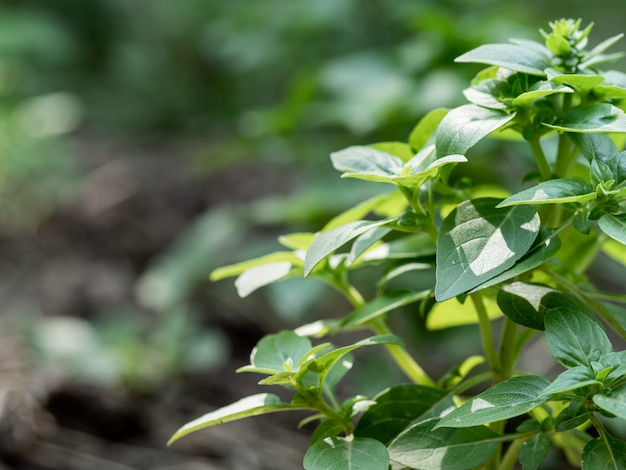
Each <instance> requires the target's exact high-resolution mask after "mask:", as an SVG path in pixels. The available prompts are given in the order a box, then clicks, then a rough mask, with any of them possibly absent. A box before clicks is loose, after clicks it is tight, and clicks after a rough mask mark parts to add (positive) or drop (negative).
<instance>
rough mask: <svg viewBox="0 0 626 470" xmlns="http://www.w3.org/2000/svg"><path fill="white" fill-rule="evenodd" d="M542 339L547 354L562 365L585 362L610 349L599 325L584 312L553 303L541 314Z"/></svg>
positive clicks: (575, 364) (598, 358)
mask: <svg viewBox="0 0 626 470" xmlns="http://www.w3.org/2000/svg"><path fill="white" fill-rule="evenodd" d="M545 327H546V340H547V341H548V349H549V350H550V354H552V356H553V357H554V358H555V359H556V360H557V361H558V362H559V363H560V364H562V365H564V366H565V367H576V366H580V365H582V366H585V367H587V368H589V369H592V366H591V363H592V362H599V360H600V358H602V356H604V355H605V354H608V353H610V352H611V350H612V345H611V342H610V341H609V338H608V337H607V336H606V333H605V332H604V330H603V329H602V327H601V326H600V325H598V324H597V323H596V322H595V321H593V320H592V319H591V318H589V317H588V316H587V315H585V314H584V313H582V312H580V311H577V310H573V309H571V308H567V307H557V308H554V309H551V310H549V311H548V312H547V314H546V317H545Z"/></svg>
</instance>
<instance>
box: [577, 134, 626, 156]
mask: <svg viewBox="0 0 626 470" xmlns="http://www.w3.org/2000/svg"><path fill="white" fill-rule="evenodd" d="M567 135H568V136H569V138H570V139H571V140H572V141H573V142H574V143H575V144H576V146H577V147H578V149H579V150H580V152H581V153H582V154H583V155H584V156H585V158H586V159H587V161H589V162H591V161H592V160H593V159H594V158H599V159H601V160H606V159H608V158H609V157H611V156H613V155H615V154H616V153H617V147H616V145H615V143H614V142H613V141H612V140H611V138H610V137H609V136H608V135H607V134H580V133H573V132H572V133H568V134H567Z"/></svg>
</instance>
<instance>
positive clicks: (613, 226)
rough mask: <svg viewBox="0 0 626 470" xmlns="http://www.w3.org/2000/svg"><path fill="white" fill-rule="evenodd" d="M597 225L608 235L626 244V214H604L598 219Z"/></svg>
mask: <svg viewBox="0 0 626 470" xmlns="http://www.w3.org/2000/svg"><path fill="white" fill-rule="evenodd" d="M598 226H599V227H600V229H601V230H602V231H603V232H604V233H606V234H607V235H608V236H609V237H611V238H612V239H614V240H616V241H618V242H620V243H621V244H622V245H626V214H620V215H613V214H604V215H603V216H602V217H600V219H598Z"/></svg>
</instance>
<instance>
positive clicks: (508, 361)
mask: <svg viewBox="0 0 626 470" xmlns="http://www.w3.org/2000/svg"><path fill="white" fill-rule="evenodd" d="M516 336H517V323H515V322H514V321H513V320H511V319H510V318H509V317H505V318H504V324H503V325H502V338H501V339H500V361H501V371H500V374H499V375H500V377H498V379H499V380H498V381H502V380H506V379H508V378H509V377H510V376H511V372H512V371H513V368H514V367H515V363H516V362H517V348H516V347H515V346H516V340H515V337H516Z"/></svg>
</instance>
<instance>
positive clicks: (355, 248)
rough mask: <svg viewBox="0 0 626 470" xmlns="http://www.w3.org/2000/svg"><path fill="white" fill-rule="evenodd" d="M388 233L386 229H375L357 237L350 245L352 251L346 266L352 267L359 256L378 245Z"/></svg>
mask: <svg viewBox="0 0 626 470" xmlns="http://www.w3.org/2000/svg"><path fill="white" fill-rule="evenodd" d="M389 232H391V229H390V228H388V227H377V228H375V229H373V230H370V231H369V232H365V233H364V234H362V235H359V236H358V237H357V238H356V239H355V240H354V243H353V244H352V249H351V250H350V254H349V255H348V260H347V265H348V266H350V265H352V264H353V263H354V262H355V261H356V260H357V258H359V256H361V255H362V254H363V253H365V252H366V251H367V250H369V249H370V248H372V246H374V245H375V244H376V243H379V242H380V240H381V239H382V238H383V237H384V236H385V235H387V234H388V233H389ZM379 244H380V243H379Z"/></svg>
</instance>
